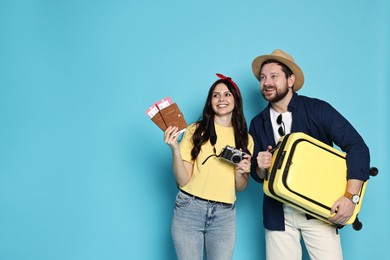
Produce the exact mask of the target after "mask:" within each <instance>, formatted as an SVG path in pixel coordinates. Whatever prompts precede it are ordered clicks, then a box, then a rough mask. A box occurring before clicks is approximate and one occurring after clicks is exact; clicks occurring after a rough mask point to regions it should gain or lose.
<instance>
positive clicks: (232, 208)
mask: <svg viewBox="0 0 390 260" xmlns="http://www.w3.org/2000/svg"><path fill="white" fill-rule="evenodd" d="M222 208H223V209H231V210H234V209H235V208H236V204H235V203H233V204H226V203H223V204H222Z"/></svg>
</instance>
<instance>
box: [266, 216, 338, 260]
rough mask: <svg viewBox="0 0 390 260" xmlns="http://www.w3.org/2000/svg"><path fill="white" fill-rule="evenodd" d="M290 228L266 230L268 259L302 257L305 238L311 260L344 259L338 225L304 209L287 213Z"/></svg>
mask: <svg viewBox="0 0 390 260" xmlns="http://www.w3.org/2000/svg"><path fill="white" fill-rule="evenodd" d="M284 218H285V227H286V231H270V230H265V241H266V259H267V260H286V259H288V260H301V259H302V247H301V242H300V241H301V237H302V238H303V241H304V243H305V246H306V249H307V251H308V253H309V255H310V259H311V260H342V259H343V255H342V249H341V242H340V236H339V235H338V234H337V232H336V228H335V227H334V226H332V225H330V224H327V223H325V222H323V221H321V220H318V219H309V220H308V219H306V215H305V214H304V213H301V212H284Z"/></svg>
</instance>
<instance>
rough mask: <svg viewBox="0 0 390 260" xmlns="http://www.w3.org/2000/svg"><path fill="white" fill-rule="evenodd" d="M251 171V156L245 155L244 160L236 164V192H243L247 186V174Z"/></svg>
mask: <svg viewBox="0 0 390 260" xmlns="http://www.w3.org/2000/svg"><path fill="white" fill-rule="evenodd" d="M250 171H251V156H250V155H245V157H244V159H243V160H242V161H241V162H239V163H238V164H236V170H235V172H236V176H235V181H236V184H235V186H236V191H243V190H244V189H245V188H246V186H247V184H248V173H249V172H250Z"/></svg>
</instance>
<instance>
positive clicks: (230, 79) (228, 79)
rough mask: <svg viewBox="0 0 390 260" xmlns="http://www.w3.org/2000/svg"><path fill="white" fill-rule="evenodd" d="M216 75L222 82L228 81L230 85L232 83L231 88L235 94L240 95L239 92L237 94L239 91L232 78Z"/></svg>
mask: <svg viewBox="0 0 390 260" xmlns="http://www.w3.org/2000/svg"><path fill="white" fill-rule="evenodd" d="M216 75H217V77H218V78H220V79H223V80H227V81H229V82H230V83H232V84H233V86H234V88H235V89H236V92H237V94H240V92H239V90H238V86H237V84H236V83H235V82H234V81H233V80H232V78H230V77H226V76H224V75H222V74H220V73H216Z"/></svg>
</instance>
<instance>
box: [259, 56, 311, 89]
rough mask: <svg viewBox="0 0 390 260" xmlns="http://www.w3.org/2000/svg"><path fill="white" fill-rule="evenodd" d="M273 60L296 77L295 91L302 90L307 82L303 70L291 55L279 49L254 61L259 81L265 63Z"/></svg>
mask: <svg viewBox="0 0 390 260" xmlns="http://www.w3.org/2000/svg"><path fill="white" fill-rule="evenodd" d="M271 59H272V60H277V61H279V62H281V63H283V64H284V65H286V66H287V67H289V68H290V70H291V71H292V72H293V74H294V75H295V83H294V91H298V90H299V89H300V88H302V86H303V83H304V81H305V77H304V75H303V72H302V70H301V68H300V67H299V66H298V65H297V64H296V63H295V61H294V59H293V57H291V56H290V54H288V53H286V52H284V51H282V50H279V49H276V50H274V51H273V52H272V53H271V54H270V55H262V56H259V57H257V58H255V59H254V60H253V62H252V71H253V74H254V75H255V77H256V78H257V79H258V80H259V81H260V78H259V76H260V68H261V65H262V64H263V62H264V61H266V60H271Z"/></svg>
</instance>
